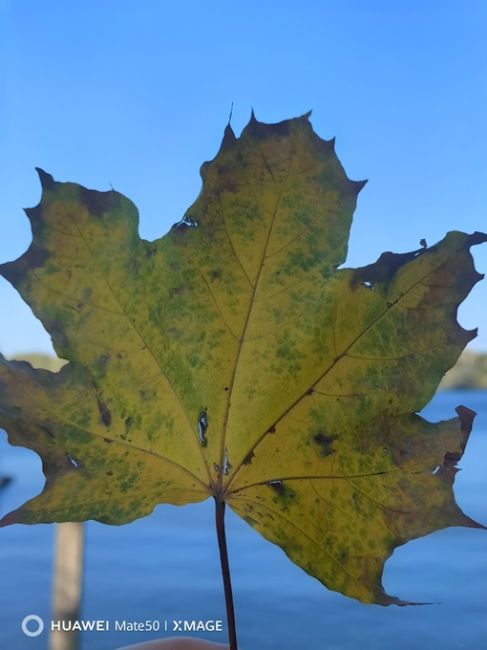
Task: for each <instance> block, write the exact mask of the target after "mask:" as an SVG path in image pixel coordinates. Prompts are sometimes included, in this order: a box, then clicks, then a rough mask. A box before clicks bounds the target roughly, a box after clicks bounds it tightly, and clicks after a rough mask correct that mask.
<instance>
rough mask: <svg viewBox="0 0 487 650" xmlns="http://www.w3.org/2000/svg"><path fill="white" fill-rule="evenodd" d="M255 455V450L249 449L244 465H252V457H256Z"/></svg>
mask: <svg viewBox="0 0 487 650" xmlns="http://www.w3.org/2000/svg"><path fill="white" fill-rule="evenodd" d="M254 456H255V454H254V452H253V451H249V453H248V454H247V455H246V456H245V458H244V459H243V464H244V465H250V463H251V462H252V458H254Z"/></svg>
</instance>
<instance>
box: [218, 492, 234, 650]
mask: <svg viewBox="0 0 487 650" xmlns="http://www.w3.org/2000/svg"><path fill="white" fill-rule="evenodd" d="M215 523H216V534H217V537H218V548H219V550H220V563H221V567H222V577H223V589H224V592H225V605H226V608H227V625H228V640H229V642H230V650H238V647H237V630H236V627H235V610H234V607H233V594H232V581H231V579H230V565H229V563H228V552H227V540H226V536H225V501H220V500H218V499H217V498H216V497H215Z"/></svg>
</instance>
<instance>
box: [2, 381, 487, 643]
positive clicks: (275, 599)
mask: <svg viewBox="0 0 487 650" xmlns="http://www.w3.org/2000/svg"><path fill="white" fill-rule="evenodd" d="M459 404H464V405H465V406H468V407H469V408H472V409H473V410H475V411H477V413H478V417H477V419H476V422H475V427H474V431H473V433H472V435H471V437H470V441H469V444H468V447H467V451H466V453H465V455H464V457H463V459H462V461H461V464H460V466H461V468H462V471H461V472H459V473H458V475H457V478H456V482H455V493H456V498H457V501H458V503H459V505H460V506H461V507H462V508H463V510H464V511H465V512H466V513H467V514H469V515H470V516H471V517H473V518H474V519H476V520H478V521H481V522H483V523H487V499H486V495H487V471H486V469H485V468H486V463H487V392H484V391H462V392H460V391H458V392H455V391H444V392H440V393H438V395H437V396H436V397H435V398H434V400H433V401H432V402H431V404H430V405H429V406H428V407H427V409H425V411H424V414H425V415H426V416H427V417H428V418H430V419H432V420H437V419H446V418H448V417H452V416H454V415H455V414H454V412H453V410H454V408H455V407H456V406H457V405H459ZM0 474H8V475H11V476H13V477H14V482H13V483H12V484H11V485H10V486H9V487H8V488H7V489H5V490H3V492H2V494H1V496H0V511H1V514H4V513H5V512H6V511H8V510H11V509H12V508H14V507H17V506H18V505H20V504H21V503H22V502H24V501H25V500H26V499H28V498H30V497H32V496H34V495H35V494H36V493H38V492H39V491H40V489H41V488H42V485H43V476H42V473H41V469H40V461H39V459H38V457H37V456H36V455H35V454H34V453H32V452H30V451H28V450H25V449H21V448H15V447H10V446H9V445H8V444H7V443H6V436H5V434H4V433H3V432H0ZM86 535H87V547H86V571H85V596H84V607H83V618H85V619H86V618H96V619H110V620H112V621H114V620H115V619H118V620H122V619H127V620H130V621H132V620H137V621H145V620H153V619H159V620H161V619H168V620H169V622H170V621H172V619H176V620H178V619H190V620H191V619H196V620H200V619H202V620H207V619H224V618H225V616H224V601H223V593H222V586H221V581H220V573H219V559H218V551H217V546H216V540H215V533H214V528H213V503H212V502H211V501H208V502H206V503H203V504H197V505H195V506H185V507H180V508H176V507H173V506H159V507H158V508H157V509H156V510H155V512H154V513H153V514H152V515H151V516H150V517H148V518H146V519H141V520H139V521H136V522H134V523H132V524H129V525H126V526H122V527H111V526H105V525H102V524H97V523H94V522H89V523H88V524H87V525H86ZM227 537H228V543H229V553H230V562H231V567H232V575H233V584H234V591H235V601H236V602H235V605H236V612H237V623H238V631H239V639H240V646H241V650H294V649H296V650H357V649H358V648H360V650H368V649H370V650H436V649H438V650H440V649H441V650H460V649H468V650H478V649H480V648H481V647H485V645H484V644H485V643H486V640H487V532H486V531H482V530H472V529H463V528H450V529H447V530H443V531H440V532H437V533H434V534H432V535H429V536H427V537H424V538H422V539H420V540H416V541H414V542H410V543H409V544H407V545H405V546H403V547H400V548H399V549H397V550H396V552H395V553H394V555H393V557H392V558H391V559H390V560H389V562H388V564H387V565H386V570H385V574H384V585H385V588H386V589H387V591H388V592H389V593H391V594H393V595H396V596H399V597H401V598H403V599H405V600H414V601H422V602H434V603H439V604H435V605H426V606H421V607H388V608H383V607H378V606H370V605H368V606H367V605H361V604H360V603H357V602H355V601H353V600H351V599H348V598H345V597H343V596H341V595H339V594H336V593H334V592H330V591H328V590H327V589H325V588H324V587H323V586H322V585H321V584H319V583H318V582H317V581H316V580H314V579H312V578H310V577H309V576H308V575H307V574H305V573H304V572H303V571H301V570H300V569H299V568H298V567H296V566H294V565H293V564H291V562H290V561H289V560H288V559H287V558H286V557H285V555H284V554H283V552H282V551H281V550H280V549H279V548H277V547H275V546H273V545H271V544H270V543H268V542H266V541H265V540H263V539H262V538H261V537H260V536H259V535H258V534H257V533H256V532H255V531H253V530H252V529H251V528H250V527H249V526H248V525H247V524H246V523H245V522H243V521H242V520H240V519H239V518H237V517H236V516H234V515H233V513H232V512H231V511H229V510H227ZM53 541H54V526H46V525H38V526H19V525H17V526H12V527H9V528H5V529H1V530H0V567H1V571H0V574H1V584H0V648H1V650H4V649H5V650H43V649H45V648H47V637H46V635H45V634H43V635H41V636H40V637H37V638H32V639H31V638H28V637H26V636H24V635H23V633H22V632H21V628H20V624H21V621H22V619H23V618H24V616H26V615H27V614H31V613H34V614H38V615H40V616H41V617H43V618H45V619H48V618H49V606H50V592H51V569H52V561H53ZM154 636H157V635H154V634H149V633H145V632H127V631H126V632H122V631H114V630H113V629H112V630H111V631H110V632H106V633H101V632H99V633H96V632H86V633H83V635H82V649H83V650H113V649H114V648H117V647H118V646H122V645H126V644H128V643H135V642H137V641H142V640H149V638H153V637H154ZM159 636H163V634H160V635H159ZM197 636H200V637H204V638H208V639H212V640H214V641H221V642H224V641H225V634H224V633H215V632H213V633H210V632H208V633H200V634H198V635H197Z"/></svg>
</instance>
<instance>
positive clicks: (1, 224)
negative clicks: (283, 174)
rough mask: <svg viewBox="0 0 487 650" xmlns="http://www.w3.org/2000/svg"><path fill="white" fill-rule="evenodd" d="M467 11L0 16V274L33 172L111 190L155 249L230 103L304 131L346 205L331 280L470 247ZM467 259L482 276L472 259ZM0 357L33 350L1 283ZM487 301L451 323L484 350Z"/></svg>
mask: <svg viewBox="0 0 487 650" xmlns="http://www.w3.org/2000/svg"><path fill="white" fill-rule="evenodd" d="M486 29H487V3H485V2H483V1H482V0H459V1H456V0H450V1H448V0H429V1H424V0H423V1H421V2H420V1H418V2H417V1H415V0H402V1H400V0H398V1H396V2H390V1H387V0H382V1H381V0H330V1H326V0H322V1H319V0H314V1H311V0H301V1H300V2H297V1H296V0H295V1H293V2H289V1H288V0H279V1H278V0H267V1H265V0H260V1H255V0H246V1H245V2H230V1H228V0H227V1H225V2H224V1H223V0H222V1H216V0H205V1H196V0H192V1H188V0H179V1H178V2H166V1H163V0H159V1H155V0H138V1H135V0H105V1H103V2H100V1H99V0H96V1H94V0H83V2H76V3H74V2H71V3H61V2H58V1H57V0H43V2H37V1H36V0H10V1H9V0H3V1H2V0H0V43H1V45H0V116H1V119H0V141H1V143H2V146H1V150H0V174H1V176H0V177H1V178H2V181H3V182H2V184H1V194H0V262H3V261H7V260H11V259H14V258H15V257H17V256H18V255H20V254H21V253H22V252H23V251H24V250H25V249H26V248H27V246H28V244H29V241H30V231H29V226H28V222H27V219H26V218H25V216H24V215H23V212H22V209H21V208H22V207H28V206H32V205H35V204H36V203H37V202H38V200H39V195H40V187H39V183H38V180H37V177H36V174H35V172H34V167H35V166H41V167H43V168H44V169H46V170H48V171H49V172H51V173H52V174H53V175H54V176H55V177H56V178H57V179H58V180H71V181H76V182H79V183H82V184H84V185H86V186H88V187H92V188H96V189H108V188H109V186H110V183H111V184H112V185H113V186H114V187H115V188H116V189H117V190H119V191H121V192H123V193H124V194H126V195H127V196H129V197H130V198H131V199H132V200H133V201H134V202H135V203H136V204H137V205H138V207H139V210H140V217H141V225H140V231H141V234H142V235H143V236H144V237H147V238H150V239H152V238H155V237H157V236H159V235H161V234H163V233H164V232H165V231H166V230H167V229H168V227H169V226H170V225H171V224H172V223H174V222H175V221H177V220H178V219H179V218H180V217H181V216H182V214H183V213H184V211H185V210H186V208H187V207H188V206H189V205H190V204H191V202H192V201H193V199H194V198H195V196H196V195H197V194H198V192H199V188H200V178H199V167H200V165H201V163H202V162H203V161H204V160H207V159H209V158H212V157H213V156H214V154H215V152H216V150H217V148H218V146H219V142H220V139H221V136H222V132H223V128H224V126H225V123H226V121H227V118H228V114H229V110H230V105H231V102H234V111H233V120H232V123H233V126H234V128H235V130H236V131H237V132H238V131H240V130H241V128H242V127H243V126H244V124H245V123H246V122H247V120H248V117H249V113H250V108H251V106H253V107H254V109H255V111H256V115H257V117H258V118H259V119H261V120H263V121H279V120H281V119H284V118H286V117H292V116H295V115H299V114H302V113H304V112H305V111H307V110H308V109H310V108H312V109H313V116H312V123H313V125H314V127H315V130H316V131H317V132H318V133H319V134H320V135H321V136H322V137H325V138H330V137H332V136H336V138H337V145H336V149H337V153H338V155H339V157H340V159H341V161H342V163H343V164H344V166H345V169H346V170H347V173H348V175H349V176H350V177H351V178H354V179H362V178H368V179H369V183H368V185H367V187H366V188H365V190H364V191H363V192H362V194H361V197H360V200H359V206H358V210H357V212H356V215H355V221H354V226H353V229H352V237H351V242H350V249H349V258H348V264H350V265H361V264H366V263H369V262H370V261H373V260H374V259H376V258H377V257H378V255H379V254H380V253H381V252H382V251H383V250H394V251H405V250H411V249H415V248H417V247H418V243H419V240H420V239H421V238H426V240H427V242H428V243H429V244H432V243H434V242H435V241H437V240H438V239H441V238H442V237H443V236H444V234H445V232H446V231H448V230H454V229H461V230H465V231H467V232H471V231H474V230H482V229H483V230H485V229H487V218H486V208H487V182H486V176H487V174H486V172H487V162H486V155H485V151H486V144H487V125H486V119H485V116H486V115H487V83H486V75H485V69H486V63H487V60H486V59H487V56H486V55H487V46H486V45H485V33H486ZM474 250H475V258H476V262H477V268H478V269H479V270H480V271H483V272H486V271H487V246H484V250H481V247H478V248H476V249H474ZM0 280H1V281H0V304H1V306H2V318H1V319H0V350H1V351H3V352H4V353H7V354H10V353H13V352H16V351H28V350H45V351H47V350H50V349H51V348H50V341H49V337H48V335H47V334H46V333H45V332H44V331H43V329H42V326H41V325H40V323H39V322H37V321H36V320H35V318H34V317H33V315H32V314H31V312H30V310H29V309H28V307H27V306H26V305H25V304H23V303H22V301H21V300H20V299H19V298H18V296H17V295H16V292H15V291H14V290H13V289H12V288H11V287H10V285H8V284H7V283H6V282H5V281H4V280H3V279H0ZM486 304H487V283H485V284H484V286H483V287H482V286H480V285H478V286H477V287H476V288H475V289H474V291H473V292H472V294H471V296H470V298H469V299H468V300H467V301H466V303H465V304H464V305H463V306H462V307H461V309H460V318H459V320H460V322H461V324H462V325H463V326H464V327H467V328H471V327H475V326H477V325H478V326H479V328H480V332H479V337H478V339H476V341H474V342H473V343H472V344H471V346H472V347H476V348H481V349H487V313H486V311H487V310H486V309H485V305H486Z"/></svg>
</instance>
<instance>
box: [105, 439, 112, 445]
mask: <svg viewBox="0 0 487 650" xmlns="http://www.w3.org/2000/svg"><path fill="white" fill-rule="evenodd" d="M103 440H104V441H105V442H108V443H109V444H111V443H112V442H113V440H112V439H111V438H103Z"/></svg>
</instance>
